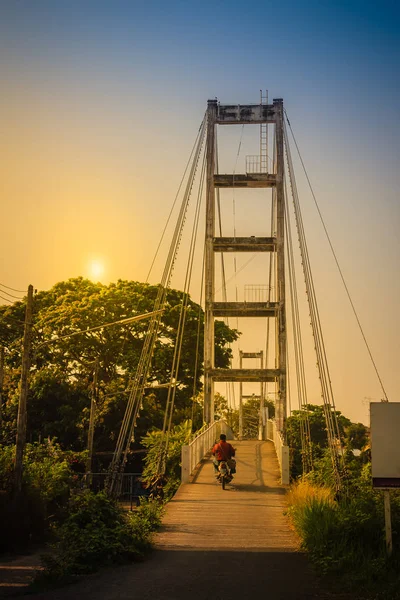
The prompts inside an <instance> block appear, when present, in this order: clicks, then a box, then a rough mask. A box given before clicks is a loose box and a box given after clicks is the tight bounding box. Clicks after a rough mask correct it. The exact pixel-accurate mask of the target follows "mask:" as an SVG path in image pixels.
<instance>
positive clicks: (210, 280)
mask: <svg viewBox="0 0 400 600" xmlns="http://www.w3.org/2000/svg"><path fill="white" fill-rule="evenodd" d="M216 117H217V101H216V100H209V101H208V107H207V119H208V122H207V202H206V241H205V282H204V288H205V314H204V420H205V421H206V423H213V422H214V386H213V380H212V377H211V376H210V374H209V370H210V369H212V368H213V367H214V350H215V349H214V314H213V302H214V285H215V282H214V249H213V238H214V229H215V189H214V172H215V121H216Z"/></svg>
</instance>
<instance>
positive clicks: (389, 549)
mask: <svg viewBox="0 0 400 600" xmlns="http://www.w3.org/2000/svg"><path fill="white" fill-rule="evenodd" d="M383 498H384V502H385V534H386V553H387V555H388V556H391V555H392V550H393V543H392V516H391V511H390V491H389V490H384V491H383Z"/></svg>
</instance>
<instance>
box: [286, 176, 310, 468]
mask: <svg viewBox="0 0 400 600" xmlns="http://www.w3.org/2000/svg"><path fill="white" fill-rule="evenodd" d="M284 192H285V230H286V239H287V251H288V252H287V254H288V275H289V291H290V300H291V307H292V314H291V316H292V327H293V341H294V344H293V346H294V353H295V371H296V383H297V393H298V400H299V410H300V438H301V446H302V453H301V458H302V464H303V473H308V472H309V471H311V470H312V468H313V456H312V445H311V435H310V420H309V414H308V407H307V404H308V401H307V384H306V377H305V367H304V354H303V344H302V335H301V324H300V311H299V302H298V293H297V281H296V271H295V262H294V252H293V242H292V231H291V223H290V216H289V207H288V202H287V189H286V182H285V186H284ZM288 364H289V363H288Z"/></svg>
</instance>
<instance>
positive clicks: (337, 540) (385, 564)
mask: <svg viewBox="0 0 400 600" xmlns="http://www.w3.org/2000/svg"><path fill="white" fill-rule="evenodd" d="M360 464H361V461H360ZM322 479H323V475H321V474H320V475H319V476H315V474H314V475H313V476H311V475H309V476H307V477H303V478H302V479H301V480H299V482H298V483H297V484H295V485H294V486H292V488H291V491H290V493H289V514H290V515H291V518H292V521H293V524H294V527H295V529H296V530H297V532H298V534H299V535H300V538H301V540H302V546H303V548H304V549H305V550H306V551H307V552H308V553H309V555H310V557H311V559H312V560H313V562H314V564H315V565H316V566H317V568H318V571H319V572H320V573H323V574H335V575H337V576H339V577H340V581H342V583H344V585H345V586H346V587H348V588H349V589H357V591H359V592H360V591H361V590H362V591H363V593H365V594H366V596H365V597H368V598H375V597H376V598H378V597H379V598H387V599H389V598H390V599H391V600H394V599H395V598H399V597H400V594H398V592H397V594H398V595H397V594H395V593H394V592H393V591H390V592H389V591H388V589H389V588H390V589H391V586H392V585H393V590H394V589H395V588H396V585H397V588H398V589H400V587H399V584H400V578H399V575H398V565H399V562H400V493H399V492H392V493H391V504H392V528H393V546H394V554H393V557H392V559H391V560H388V559H387V557H386V552H385V533H384V506H383V495H382V492H379V491H377V490H374V489H373V488H372V481H371V469H370V464H366V465H362V464H361V466H360V468H359V470H358V474H357V475H356V476H355V475H352V474H348V478H347V482H346V487H345V489H344V491H343V494H342V495H341V496H340V497H339V498H337V499H336V500H334V498H333V492H332V491H331V490H330V489H329V487H326V486H324V485H321V484H318V483H316V481H318V480H319V481H321V480H322ZM396 569H397V573H396ZM388 579H390V580H391V582H392V583H391V584H390V586H389V587H388V585H387V580H388ZM376 590H385V593H383V592H382V595H375V594H376V593H377V592H376ZM386 592H387V593H388V595H385V594H386ZM371 594H372V595H371Z"/></svg>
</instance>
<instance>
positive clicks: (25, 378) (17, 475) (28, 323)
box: [14, 285, 33, 494]
mask: <svg viewBox="0 0 400 600" xmlns="http://www.w3.org/2000/svg"><path fill="white" fill-rule="evenodd" d="M32 306H33V286H32V285H30V286H29V287H28V296H27V301H26V310H25V328H24V340H23V346H22V368H21V391H20V396H19V403H18V419H17V439H16V449H15V471H14V492H15V494H19V493H20V492H21V488H22V465H23V458H24V449H25V443H26V421H27V417H26V415H27V400H28V390H29V367H30V356H29V354H30V349H31V338H32Z"/></svg>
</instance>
